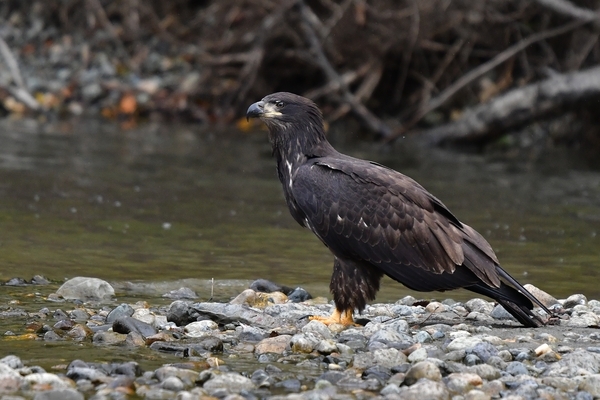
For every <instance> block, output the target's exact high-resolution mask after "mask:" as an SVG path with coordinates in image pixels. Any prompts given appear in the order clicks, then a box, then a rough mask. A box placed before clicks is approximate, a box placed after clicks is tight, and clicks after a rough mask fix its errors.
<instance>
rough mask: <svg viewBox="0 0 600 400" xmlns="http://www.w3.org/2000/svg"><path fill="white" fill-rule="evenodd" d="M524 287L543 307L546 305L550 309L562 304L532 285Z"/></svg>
mask: <svg viewBox="0 0 600 400" xmlns="http://www.w3.org/2000/svg"><path fill="white" fill-rule="evenodd" d="M523 287H524V288H525V289H527V291H528V292H529V293H531V294H532V295H533V296H534V297H535V298H536V299H538V300H539V301H540V302H541V303H542V304H543V305H545V306H546V307H548V308H551V307H552V306H555V305H557V304H560V303H559V301H558V300H557V299H556V298H555V297H554V296H551V295H549V294H548V293H546V292H544V291H543V290H541V289H539V288H537V287H535V286H533V285H532V284H529V283H528V284H526V285H523Z"/></svg>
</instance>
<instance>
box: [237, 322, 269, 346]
mask: <svg viewBox="0 0 600 400" xmlns="http://www.w3.org/2000/svg"><path fill="white" fill-rule="evenodd" d="M235 330H236V333H237V334H238V339H239V340H241V341H245V342H260V341H261V340H263V339H264V338H266V337H267V336H269V334H268V332H267V331H266V330H264V329H261V328H257V327H255V326H249V325H241V326H238V327H237V328H235Z"/></svg>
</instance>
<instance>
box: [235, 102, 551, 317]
mask: <svg viewBox="0 0 600 400" xmlns="http://www.w3.org/2000/svg"><path fill="white" fill-rule="evenodd" d="M247 117H248V118H256V117H258V118H260V119H261V120H262V121H263V122H264V123H265V124H266V125H267V127H268V129H269V139H270V141H271V145H272V147H273V154H275V156H276V158H277V172H278V175H279V180H280V181H281V183H282V185H283V192H284V194H285V199H286V201H287V204H288V207H289V209H290V212H291V214H292V216H293V217H294V219H295V220H296V221H297V222H298V223H299V224H300V225H302V226H304V227H307V228H308V229H310V230H311V231H312V232H313V233H314V234H315V235H317V237H318V238H319V239H321V241H322V242H323V243H324V244H325V245H326V246H327V247H328V248H329V250H331V252H332V253H333V255H334V263H333V276H332V277H331V284H330V289H331V292H332V294H333V299H334V302H335V307H336V310H335V311H334V313H333V314H332V315H331V316H330V317H327V318H323V317H313V319H317V320H321V321H323V322H325V323H327V324H330V323H334V322H337V323H342V324H352V323H353V319H352V313H353V311H354V309H357V310H358V311H362V310H363V309H364V308H365V306H366V304H367V301H368V300H374V299H375V295H376V293H377V291H378V290H379V282H380V280H381V277H382V276H383V275H384V274H385V275H388V276H389V277H391V278H392V279H395V280H396V281H398V282H400V283H402V284H404V285H405V286H407V287H408V288H410V289H413V290H416V291H423V292H426V291H433V290H439V291H445V290H451V289H457V288H465V289H468V290H471V291H473V292H476V293H479V294H483V295H486V296H489V297H491V298H493V299H494V300H496V301H497V302H498V303H500V304H501V305H502V306H504V308H505V309H506V310H507V311H508V312H510V313H511V314H512V315H513V316H514V317H515V318H516V319H517V320H518V321H519V322H521V323H522V324H523V325H525V326H529V327H537V326H540V325H542V324H543V321H542V320H541V319H540V318H539V317H538V316H536V315H535V314H534V313H533V312H532V311H531V310H532V309H533V303H536V304H537V305H539V306H540V307H541V308H542V309H544V310H545V311H546V312H548V313H549V311H548V310H547V309H546V307H544V305H543V304H541V303H540V302H539V301H538V300H537V299H536V298H535V297H534V296H533V295H532V294H531V293H529V292H528V291H527V290H526V289H525V288H523V286H522V285H521V284H520V283H519V282H517V281H516V280H515V279H514V278H513V277H511V276H510V275H509V274H508V273H507V272H506V271H504V270H503V269H502V267H500V265H499V263H498V259H497V258H496V255H495V254H494V251H493V250H492V248H491V246H490V245H489V244H488V242H487V241H486V240H485V239H484V238H483V237H482V236H481V235H480V234H479V233H477V232H476V231H475V230H474V229H473V228H471V227H470V226H468V225H465V224H463V223H461V222H460V221H459V220H458V219H457V218H456V217H455V216H454V215H452V213H451V212H450V211H449V210H448V209H447V208H446V206H444V204H443V203H442V202H441V201H440V200H438V199H437V198H435V197H434V196H433V195H432V194H430V193H429V192H427V191H426V190H425V189H424V188H423V187H422V186H421V185H419V184H418V183H417V182H415V181H414V180H412V179H411V178H409V177H407V176H405V175H403V174H401V173H399V172H396V171H394V170H392V169H390V168H386V167H384V166H383V165H380V164H377V163H374V162H371V161H365V160H360V159H357V158H353V157H350V156H347V155H344V154H341V153H339V152H337V151H336V150H335V149H334V148H333V147H332V146H331V144H329V142H328V141H327V139H326V137H325V131H324V128H323V117H322V115H321V112H320V111H319V109H318V108H317V106H316V105H315V104H314V103H313V102H312V101H310V100H308V99H305V98H304V97H300V96H297V95H294V94H291V93H274V94H270V95H268V96H266V97H265V98H264V99H262V100H261V101H259V102H257V103H254V104H252V105H251V106H250V107H249V108H248V112H247ZM532 302H533V303H532Z"/></svg>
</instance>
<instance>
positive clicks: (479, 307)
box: [465, 299, 494, 314]
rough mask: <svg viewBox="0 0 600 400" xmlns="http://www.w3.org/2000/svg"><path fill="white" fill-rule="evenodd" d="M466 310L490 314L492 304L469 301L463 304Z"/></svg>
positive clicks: (482, 301) (474, 300) (480, 300)
mask: <svg viewBox="0 0 600 400" xmlns="http://www.w3.org/2000/svg"><path fill="white" fill-rule="evenodd" d="M465 307H466V308H467V310H469V311H471V312H473V311H475V312H478V313H482V314H490V313H491V312H492V309H493V308H494V304H493V303H492V302H489V301H485V300H483V299H471V300H469V301H467V302H466V303H465Z"/></svg>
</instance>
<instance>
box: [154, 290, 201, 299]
mask: <svg viewBox="0 0 600 400" xmlns="http://www.w3.org/2000/svg"><path fill="white" fill-rule="evenodd" d="M162 297H166V298H167V299H175V300H183V299H190V300H193V299H197V298H198V294H196V292H194V291H193V290H192V289H190V288H187V287H180V288H179V289H176V290H171V291H169V292H167V293H165V294H163V296H162Z"/></svg>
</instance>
